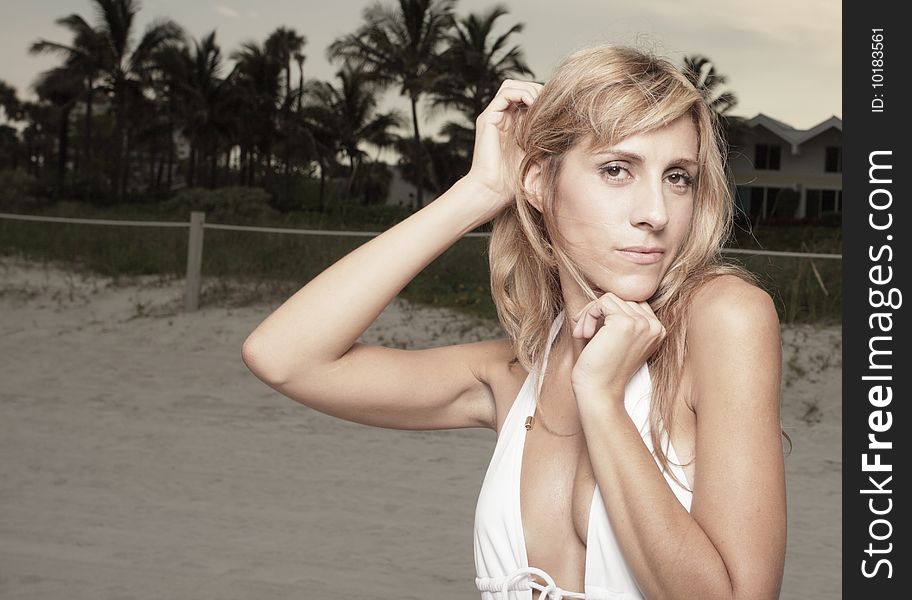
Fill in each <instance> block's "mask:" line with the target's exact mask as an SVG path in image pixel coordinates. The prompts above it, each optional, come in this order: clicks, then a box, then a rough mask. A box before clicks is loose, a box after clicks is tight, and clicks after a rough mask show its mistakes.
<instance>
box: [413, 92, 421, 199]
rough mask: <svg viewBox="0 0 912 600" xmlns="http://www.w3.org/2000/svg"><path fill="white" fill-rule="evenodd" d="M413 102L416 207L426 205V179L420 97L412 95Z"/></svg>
mask: <svg viewBox="0 0 912 600" xmlns="http://www.w3.org/2000/svg"><path fill="white" fill-rule="evenodd" d="M411 102H412V128H413V129H414V131H415V155H414V156H413V158H412V164H413V167H414V169H415V172H416V173H417V174H418V175H417V177H416V179H417V181H416V183H415V208H418V209H420V208H423V207H424V192H423V190H422V185H421V182H422V180H423V179H424V159H423V156H424V153H423V152H422V151H421V135H420V134H419V133H418V107H417V105H418V98H417V97H415V96H412V97H411Z"/></svg>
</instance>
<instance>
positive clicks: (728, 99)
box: [683, 54, 738, 115]
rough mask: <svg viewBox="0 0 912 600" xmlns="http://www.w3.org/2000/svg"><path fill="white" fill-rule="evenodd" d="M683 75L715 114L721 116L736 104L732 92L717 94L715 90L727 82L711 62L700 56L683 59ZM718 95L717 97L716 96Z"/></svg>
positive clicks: (736, 101)
mask: <svg viewBox="0 0 912 600" xmlns="http://www.w3.org/2000/svg"><path fill="white" fill-rule="evenodd" d="M683 64H684V75H686V76H687V78H688V79H689V80H690V82H691V83H692V84H693V85H694V87H696V88H697V89H698V90H700V92H701V93H702V94H703V97H704V98H706V101H707V103H709V106H710V108H712V109H713V110H714V111H715V112H716V113H717V114H719V115H722V114H725V113H726V112H728V111H729V110H731V109H732V108H734V107H735V106H736V105H737V104H738V98H737V97H736V96H735V94H734V93H733V92H729V91H725V92H718V90H717V88H718V87H719V86H720V85H722V84H724V83H725V82H727V81H728V78H727V77H726V76H725V75H720V74H719V73H716V67H715V66H714V65H713V63H712V61H711V60H709V59H708V58H707V57H705V56H702V55H700V54H693V55H691V56H685V57H684V63H683ZM717 94H718V95H717Z"/></svg>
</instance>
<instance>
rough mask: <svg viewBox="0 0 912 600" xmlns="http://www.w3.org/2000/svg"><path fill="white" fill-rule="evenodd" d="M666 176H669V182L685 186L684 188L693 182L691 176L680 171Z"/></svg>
mask: <svg viewBox="0 0 912 600" xmlns="http://www.w3.org/2000/svg"><path fill="white" fill-rule="evenodd" d="M668 177H669V179H671V183H672V184H673V185H676V186H680V187H685V188H686V187H690V186H692V185H693V182H694V178H693V176H691V175H688V174H687V173H682V172H677V173H671V174H669V175H668Z"/></svg>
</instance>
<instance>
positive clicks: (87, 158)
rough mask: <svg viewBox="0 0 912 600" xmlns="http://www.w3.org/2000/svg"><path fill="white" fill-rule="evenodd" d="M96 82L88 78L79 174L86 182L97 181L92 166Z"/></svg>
mask: <svg viewBox="0 0 912 600" xmlns="http://www.w3.org/2000/svg"><path fill="white" fill-rule="evenodd" d="M93 86H94V81H92V78H91V77H89V78H88V86H87V87H88V89H87V90H86V112H85V125H84V126H83V129H84V131H85V133H84V134H83V137H84V138H85V139H84V140H83V149H82V164H81V165H80V167H81V170H80V173H79V179H80V180H85V179H86V178H87V179H88V180H89V181H92V182H94V181H95V172H94V169H93V165H92V103H93V100H94V99H95V90H94V89H93Z"/></svg>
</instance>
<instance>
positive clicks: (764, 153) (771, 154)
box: [754, 144, 782, 171]
mask: <svg viewBox="0 0 912 600" xmlns="http://www.w3.org/2000/svg"><path fill="white" fill-rule="evenodd" d="M781 161H782V146H780V145H779V144H757V147H756V152H755V154H754V168H755V169H765V170H769V171H778V170H779V169H780V165H781Z"/></svg>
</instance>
